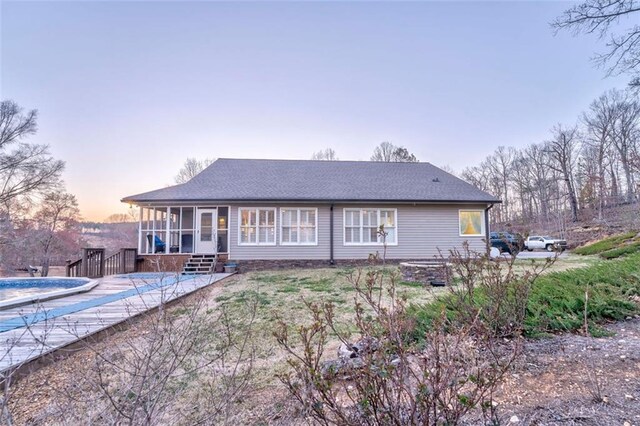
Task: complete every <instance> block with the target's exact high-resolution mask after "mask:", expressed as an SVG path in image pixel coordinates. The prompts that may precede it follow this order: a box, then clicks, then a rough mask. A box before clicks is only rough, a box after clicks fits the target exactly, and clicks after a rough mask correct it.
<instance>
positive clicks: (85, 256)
mask: <svg viewBox="0 0 640 426" xmlns="http://www.w3.org/2000/svg"><path fill="white" fill-rule="evenodd" d="M89 250H90V249H88V248H83V249H82V264H81V268H80V270H81V271H82V272H81V274H82V275H81V276H83V277H88V276H89Z"/></svg>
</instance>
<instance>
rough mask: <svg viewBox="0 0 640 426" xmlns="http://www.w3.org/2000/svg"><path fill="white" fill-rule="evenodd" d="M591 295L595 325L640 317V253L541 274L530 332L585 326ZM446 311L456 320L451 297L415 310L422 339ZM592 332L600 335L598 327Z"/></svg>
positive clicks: (531, 304) (530, 308)
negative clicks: (637, 298) (636, 299)
mask: <svg viewBox="0 0 640 426" xmlns="http://www.w3.org/2000/svg"><path fill="white" fill-rule="evenodd" d="M587 291H588V293H589V300H588V303H587V317H588V320H589V323H590V324H592V325H597V324H598V323H602V322H604V321H607V320H621V319H624V318H625V317H627V316H630V315H634V314H637V313H639V312H640V307H639V306H638V305H637V304H636V303H634V301H633V300H632V299H631V297H632V296H638V295H640V253H635V254H631V255H629V256H627V257H625V258H621V259H615V260H607V261H600V262H598V263H596V264H594V265H591V266H587V267H584V268H577V269H571V270H566V271H561V272H552V273H549V274H545V275H542V276H540V277H539V278H538V279H537V280H536V281H535V283H534V284H533V287H532V289H531V293H530V296H529V300H528V303H527V312H526V319H525V333H526V334H527V335H528V336H535V335H539V334H543V333H550V332H560V331H574V330H578V329H580V328H582V327H583V325H584V309H585V292H587ZM486 299H487V298H486V297H484V295H483V291H482V289H477V290H476V294H474V299H473V300H474V303H475V304H476V305H477V306H480V307H482V306H483V303H486ZM442 309H445V310H446V311H447V313H448V314H449V315H450V317H453V315H454V314H453V309H452V299H451V297H450V295H443V296H441V297H439V298H438V299H437V300H435V301H434V302H431V303H427V304H425V305H412V306H411V314H412V315H413V316H414V318H415V320H416V324H417V329H416V332H417V334H416V337H418V336H419V335H420V334H421V333H423V332H424V330H425V328H427V327H429V325H430V324H431V321H433V319H434V318H435V317H437V315H438V314H439V313H440V312H441V311H442ZM592 331H593V332H594V333H597V331H598V329H597V328H596V327H594V328H593V330H592Z"/></svg>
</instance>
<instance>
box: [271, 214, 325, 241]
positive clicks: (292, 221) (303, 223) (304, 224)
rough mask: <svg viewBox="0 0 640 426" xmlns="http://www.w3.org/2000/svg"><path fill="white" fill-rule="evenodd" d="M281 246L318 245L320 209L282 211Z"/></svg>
mask: <svg viewBox="0 0 640 426" xmlns="http://www.w3.org/2000/svg"><path fill="white" fill-rule="evenodd" d="M280 227H281V228H280V244H283V245H288V244H300V245H305V244H306V245H316V244H317V243H318V242H317V235H318V234H317V229H318V209H280Z"/></svg>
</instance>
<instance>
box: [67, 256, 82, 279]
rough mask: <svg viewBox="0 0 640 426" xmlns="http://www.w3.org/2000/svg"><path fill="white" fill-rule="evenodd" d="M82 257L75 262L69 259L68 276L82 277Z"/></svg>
mask: <svg viewBox="0 0 640 426" xmlns="http://www.w3.org/2000/svg"><path fill="white" fill-rule="evenodd" d="M81 268H82V259H78V260H76V261H75V262H72V261H70V260H67V268H66V270H67V276H68V277H81V276H82V269H81Z"/></svg>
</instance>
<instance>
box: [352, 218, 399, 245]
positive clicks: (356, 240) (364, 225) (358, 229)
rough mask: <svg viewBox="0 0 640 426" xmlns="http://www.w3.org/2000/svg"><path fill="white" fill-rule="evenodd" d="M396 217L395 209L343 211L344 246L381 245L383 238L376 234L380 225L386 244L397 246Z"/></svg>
mask: <svg viewBox="0 0 640 426" xmlns="http://www.w3.org/2000/svg"><path fill="white" fill-rule="evenodd" d="M396 215H397V210H396V209H344V244H345V245H356V244H363V245H381V244H383V243H384V238H383V236H382V235H379V234H378V231H379V230H380V226H381V225H384V232H386V234H387V236H386V242H387V244H390V245H396V244H398V237H397V232H396V231H397V229H396V228H397V224H396Z"/></svg>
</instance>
